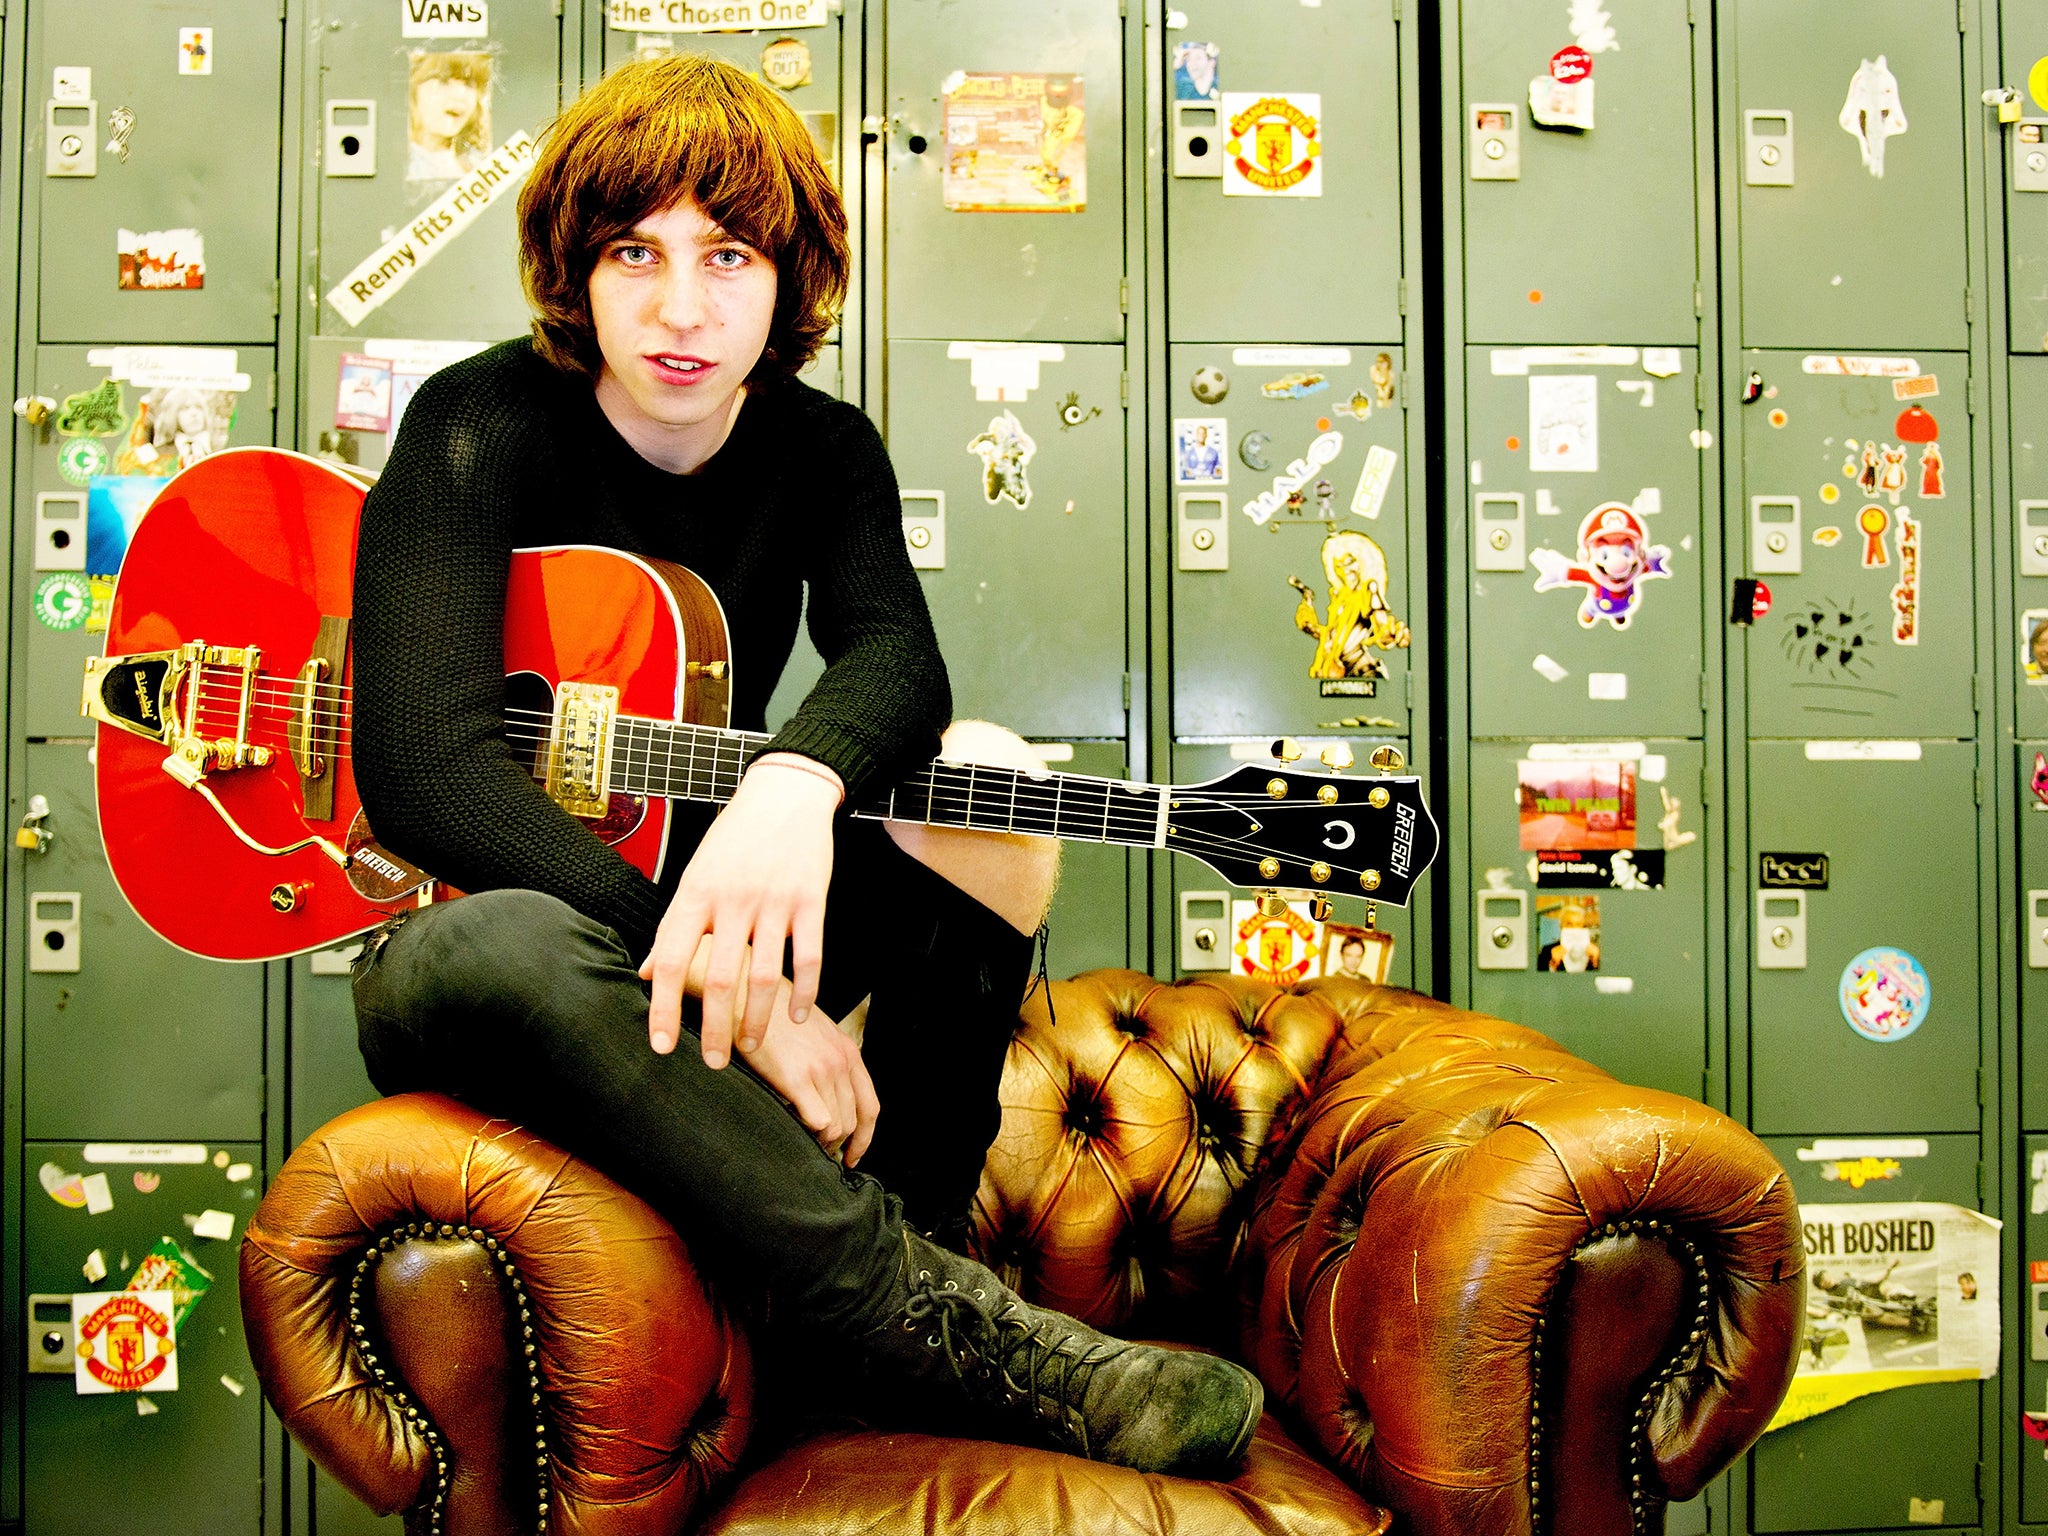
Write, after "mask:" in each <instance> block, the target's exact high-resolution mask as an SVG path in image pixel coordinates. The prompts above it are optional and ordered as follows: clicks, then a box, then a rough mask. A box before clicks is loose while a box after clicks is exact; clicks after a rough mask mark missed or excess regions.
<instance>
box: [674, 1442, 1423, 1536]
mask: <svg viewBox="0 0 2048 1536" xmlns="http://www.w3.org/2000/svg"><path fill="white" fill-rule="evenodd" d="M1392 1523H1393V1520H1392V1516H1390V1515H1389V1514H1388V1513H1387V1512H1386V1511H1385V1510H1383V1509H1380V1508H1379V1507H1378V1506H1377V1505H1373V1504H1368V1503H1367V1502H1366V1501H1365V1500H1364V1499H1362V1498H1360V1497H1359V1496H1358V1494H1356V1493H1355V1492H1353V1491H1352V1489H1351V1488H1350V1486H1349V1485H1348V1484H1346V1483H1344V1482H1343V1481H1342V1480H1340V1479H1339V1478H1338V1477H1337V1475H1336V1474H1335V1473H1333V1472H1331V1471H1330V1470H1329V1469H1328V1468H1327V1467H1325V1466H1323V1465H1322V1464H1321V1463H1320V1462H1319V1461H1317V1460H1316V1459H1315V1458H1314V1457H1313V1456H1311V1455H1309V1453H1308V1452H1306V1451H1304V1450H1303V1449H1302V1448H1301V1447H1300V1446H1299V1445H1297V1444H1296V1443H1295V1441H1294V1440H1293V1438H1292V1437H1291V1436H1290V1435H1289V1434H1288V1433H1287V1431H1286V1430H1284V1429H1282V1428H1281V1427H1280V1424H1279V1422H1278V1421H1277V1420H1276V1419H1275V1418H1274V1417H1273V1416H1272V1415H1271V1414H1267V1415H1266V1417H1265V1419H1264V1420H1263V1421H1262V1422H1261V1423H1260V1425H1259V1429H1258V1433H1257V1435H1256V1436H1254V1438H1253V1440H1252V1448H1251V1451H1250V1453H1249V1454H1248V1455H1247V1457H1246V1459H1245V1466H1244V1470H1243V1471H1241V1472H1240V1473H1238V1475H1237V1476H1236V1477H1235V1478H1233V1479H1231V1480H1230V1481H1229V1482H1227V1483H1212V1482H1191V1481H1188V1480H1186V1479H1183V1478H1177V1477H1160V1476H1157V1475H1155V1474H1152V1473H1146V1472H1133V1471H1131V1470H1130V1469H1129V1468H1127V1467H1109V1466H1102V1465H1099V1464H1098V1463H1096V1462H1092V1461H1083V1460H1082V1459H1081V1458H1080V1457H1078V1456H1065V1455H1061V1454H1060V1453H1058V1452H1056V1451H1041V1450H1033V1449H1024V1448H1020V1447H1017V1446H1010V1445H998V1444H995V1443H993V1442H991V1441H987V1440H951V1439H946V1438H943V1437H941V1436H937V1435H924V1434H898V1433H888V1432H884V1431H881V1430H869V1429H857V1430H850V1431H844V1432H835V1433H831V1434H826V1435H821V1436H819V1437H818V1438H816V1439H812V1440H806V1441H804V1442H802V1443H801V1444H799V1445H797V1446H795V1447H793V1448H792V1449H790V1450H789V1451H786V1452H784V1453H783V1454H782V1455H780V1456H778V1457H777V1458H776V1459H775V1460H773V1461H771V1462H769V1463H767V1464H766V1465H765V1466H762V1467H759V1468H757V1469H756V1470H755V1471H754V1472H753V1473H752V1474H751V1475H749V1476H747V1477H745V1478H743V1479H742V1480H741V1482H740V1483H739V1485H738V1486H737V1487H736V1488H735V1489H734V1490H733V1493H732V1496H731V1497H730V1498H729V1499H727V1500H726V1502H725V1503H724V1505H723V1506H722V1507H720V1508H719V1509H717V1510H715V1511H714V1512H713V1513H712V1514H711V1516H710V1518H709V1519H707V1520H706V1521H705V1522H704V1523H703V1525H702V1526H701V1527H699V1529H700V1530H701V1531H702V1532H703V1533H704V1536H756V1533H759V1536H768V1533H771V1532H772V1533H775V1536H827V1533H829V1536H852V1533H854V1532H867V1531H880V1532H897V1531H900V1532H916V1533H919V1536H953V1533H957V1536H1011V1533H1015V1536H1043V1533H1045V1532H1047V1531H1059V1532H1074V1533H1089V1532H1103V1533H1108V1532H1117V1533H1131V1536H1146V1533H1156V1536H1167V1533H1172V1536H1250V1533H1252V1532H1258V1533H1262V1536H1279V1533H1286V1536H1338V1533H1339V1532H1342V1533H1344V1536H1354V1533H1355V1536H1385V1533H1386V1531H1387V1530H1388V1528H1389V1527H1390V1526H1391V1525H1392Z"/></svg>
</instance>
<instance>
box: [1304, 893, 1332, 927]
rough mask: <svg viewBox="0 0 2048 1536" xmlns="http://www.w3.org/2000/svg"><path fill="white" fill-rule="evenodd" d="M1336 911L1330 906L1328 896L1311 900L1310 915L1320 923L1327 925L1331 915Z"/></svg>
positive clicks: (1315, 897) (1314, 897) (1309, 905)
mask: <svg viewBox="0 0 2048 1536" xmlns="http://www.w3.org/2000/svg"><path fill="white" fill-rule="evenodd" d="M1334 910H1336V909H1335V908H1334V907H1332V906H1331V905H1330V898H1329V897H1327V896H1312V897H1310V898H1309V903H1308V915H1309V916H1310V917H1312V918H1314V919H1315V920H1316V921H1317V922H1319V923H1327V922H1328V921H1329V920H1330V913H1331V912H1333V911H1334Z"/></svg>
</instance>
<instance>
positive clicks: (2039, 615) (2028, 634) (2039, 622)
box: [2020, 608, 2048, 688]
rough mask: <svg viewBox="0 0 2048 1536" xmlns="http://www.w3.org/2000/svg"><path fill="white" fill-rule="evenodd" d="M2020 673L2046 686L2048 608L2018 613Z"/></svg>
mask: <svg viewBox="0 0 2048 1536" xmlns="http://www.w3.org/2000/svg"><path fill="white" fill-rule="evenodd" d="M2020 675H2021V676H2022V677H2024V678H2025V679H2026V680H2027V681H2028V682H2029V683H2032V684H2034V685H2035V686H2036V687H2042V688H2048V608H2029V609H2028V610H2027V611H2026V612H2025V613H2023V614H2021V615H2020Z"/></svg>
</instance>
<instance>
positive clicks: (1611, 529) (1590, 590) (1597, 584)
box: [1529, 501, 1671, 630]
mask: <svg viewBox="0 0 2048 1536" xmlns="http://www.w3.org/2000/svg"><path fill="white" fill-rule="evenodd" d="M1529 563H1530V564H1531V565H1533V566H1534V567H1535V568H1536V590H1537V591H1538V592H1554V591H1556V590H1557V589H1558V588H1560V587H1573V586H1576V587H1584V588H1585V589H1586V595H1585V598H1584V600H1583V601H1582V602H1581V603H1580V604H1579V627H1580V628H1582V629H1591V628H1592V627H1593V626H1594V625H1595V624H1597V623H1599V622H1600V620H1602V619H1605V620H1606V621H1607V622H1608V623H1609V624H1611V625H1613V626H1614V627H1615V628H1616V629H1618V630H1620V629H1627V628H1628V626H1629V623H1630V621H1631V620H1633V619H1634V618H1635V614H1636V609H1637V608H1638V606H1640V604H1641V601H1642V593H1641V591H1640V587H1641V584H1642V583H1643V582H1645V581H1649V580H1652V579H1654V578H1656V577H1659V576H1669V575H1670V574H1671V551H1670V549H1669V548H1667V547H1666V546H1665V545H1662V544H1652V543H1651V542H1650V540H1649V534H1648V532H1647V531H1646V530H1645V528H1644V527H1643V520H1642V519H1641V518H1639V517H1638V516H1636V514H1635V510H1634V509H1633V508H1632V507H1629V506H1627V505H1626V504H1625V503H1622V502H1618V501H1609V502H1603V503H1601V504H1600V505H1599V506H1597V507H1595V508H1594V509H1593V510H1592V511H1591V512H1589V513H1587V514H1586V518H1585V521H1584V522H1582V523H1580V524H1579V549H1578V558H1577V559H1576V560H1573V559H1571V558H1570V557H1568V556H1565V555H1562V554H1560V553H1558V552H1557V551H1556V550H1554V549H1532V550H1530V551H1529Z"/></svg>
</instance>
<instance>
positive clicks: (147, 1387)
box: [71, 1291, 178, 1393]
mask: <svg viewBox="0 0 2048 1536" xmlns="http://www.w3.org/2000/svg"><path fill="white" fill-rule="evenodd" d="M172 1305H173V1298H172V1296H171V1293H170V1292H169V1291H92V1292H85V1293H81V1294H79V1295H76V1296H73V1297H72V1298H71V1321H72V1327H73V1329H74V1330H75V1331H76V1333H77V1337H78V1350H77V1369H76V1377H75V1380H76V1385H77V1389H78V1391H79V1392H81V1393H91V1392H175V1391H177V1390H178V1355H177V1344H176V1342H175V1341H176V1330H175V1329H174V1327H173V1326H172V1321H171V1314H172Z"/></svg>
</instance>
